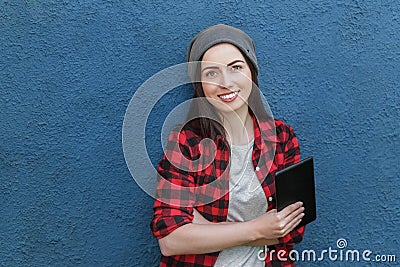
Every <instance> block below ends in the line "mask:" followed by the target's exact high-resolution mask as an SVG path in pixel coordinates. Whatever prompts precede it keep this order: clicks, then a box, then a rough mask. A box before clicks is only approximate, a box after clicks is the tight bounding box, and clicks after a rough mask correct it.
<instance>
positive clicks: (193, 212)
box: [151, 24, 304, 267]
mask: <svg viewBox="0 0 400 267" xmlns="http://www.w3.org/2000/svg"><path fill="white" fill-rule="evenodd" d="M187 58H188V62H190V63H191V62H197V63H195V66H197V67H196V68H194V69H193V68H191V67H190V66H189V68H188V70H189V75H190V76H191V79H192V81H193V86H194V96H193V99H194V100H198V101H193V102H192V104H191V106H190V110H189V113H188V116H187V123H185V124H184V125H182V126H180V127H177V128H176V129H175V130H173V131H172V133H171V135H170V137H169V140H168V144H167V146H166V148H167V149H166V151H165V155H164V157H163V158H162V160H161V161H160V163H159V165H158V168H157V171H158V174H159V184H158V187H157V197H156V200H155V203H154V216H153V220H152V224H151V227H152V231H153V234H154V236H155V237H156V238H157V239H158V242H159V245H160V249H161V252H162V254H163V256H162V259H161V263H160V266H251V267H255V266H256V267H257V266H260V267H261V266H294V263H293V262H292V261H290V260H289V259H287V260H285V261H280V260H279V259H278V258H277V256H276V255H277V254H276V253H275V254H274V253H271V254H270V253H269V252H268V251H269V250H270V251H272V250H273V251H283V252H285V253H289V252H290V250H292V248H293V245H294V244H295V243H297V242H300V241H301V240H302V237H303V234H304V227H297V225H298V224H299V222H300V221H301V218H302V217H303V216H304V213H303V211H304V208H303V207H302V203H300V202H299V203H295V204H292V205H290V206H288V207H286V208H285V209H283V210H281V211H280V212H277V210H276V206H275V202H274V198H275V180H274V177H275V173H276V171H278V170H281V169H283V168H285V167H288V166H290V165H292V164H294V163H296V162H298V161H299V160H300V149H299V144H298V141H297V138H296V136H295V134H294V132H293V129H292V128H291V127H290V126H288V125H286V124H285V123H284V122H283V121H280V120H274V119H273V118H272V116H270V114H268V112H267V111H266V110H265V108H264V106H263V104H262V101H261V94H260V91H259V89H258V81H257V74H258V64H257V59H256V57H255V47H254V44H253V40H252V39H251V38H250V37H249V36H248V35H247V34H246V33H244V32H243V31H241V30H239V29H237V28H233V27H231V26H227V25H221V24H219V25H215V26H212V27H210V28H207V29H205V30H203V31H202V32H200V33H199V34H198V35H196V37H195V38H194V39H193V40H192V42H191V43H190V45H189V49H188V54H187ZM204 139H210V140H212V142H211V143H204V142H203V140H204ZM167 155H168V156H167ZM204 155H206V156H211V155H212V156H213V157H214V158H213V161H212V163H211V164H203V163H204V162H203V161H201V160H200V161H198V159H201V157H202V156H204ZM187 159H189V160H190V161H192V162H193V164H189V165H190V166H189V169H187V168H182V166H181V165H182V162H183V161H185V160H187ZM186 167H187V166H186ZM296 227H297V228H296ZM260 246H261V247H262V253H264V254H265V257H264V258H261V259H260V257H258V256H259V254H260V253H259V252H260ZM280 253H282V252H280ZM286 255H288V254H286Z"/></svg>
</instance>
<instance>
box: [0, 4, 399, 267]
mask: <svg viewBox="0 0 400 267" xmlns="http://www.w3.org/2000/svg"><path fill="white" fill-rule="evenodd" d="M335 2H336V1H328V0H326V1H324V0H312V1H278V0H273V1H268V3H258V4H249V3H242V2H238V1H227V0H225V1H218V3H205V2H204V3H198V2H192V3H188V4H178V3H174V2H172V1H168V2H165V1H157V2H153V1H82V2H81V1H55V0H46V1H44V0H41V1H1V3H0V10H1V11H0V44H1V47H0V86H1V87H0V90H1V94H0V107H1V113H0V140H1V143H0V196H1V197H0V218H1V223H0V265H1V266H76V265H82V266H146V267H147V266H156V265H157V261H158V257H159V252H158V247H157V244H156V242H155V240H154V239H153V237H152V236H151V233H150V231H149V221H150V218H151V213H152V210H151V206H152V199H151V198H150V197H149V196H147V195H146V194H145V193H144V192H142V191H141V189H140V188H139V187H138V186H137V184H136V183H135V182H134V180H133V179H132V178H131V176H130V173H129V171H128V169H127V167H126V165H125V162H124V157H123V153H122V146H121V128H122V121H123V117H124V112H125V109H126V107H127V105H128V103H129V100H130V98H131V97H132V95H133V93H134V92H135V90H136V88H138V87H139V86H140V84H142V83H143V82H144V81H145V80H146V79H147V78H149V77H150V76H151V75H153V74H154V73H155V72H157V71H159V70H162V69H163V68H165V67H168V66H170V65H173V64H177V63H181V62H183V61H184V56H185V51H186V46H187V44H188V42H189V41H190V39H191V38H192V37H193V35H194V34H195V33H196V32H198V31H199V30H201V29H203V28H205V27H207V26H209V25H212V24H215V23H221V22H222V23H227V24H231V25H233V26H237V27H240V28H242V29H243V30H245V31H247V32H248V33H249V34H250V35H251V36H252V37H253V38H254V40H255V43H256V46H257V54H258V58H259V63H260V69H261V73H260V88H261V89H262V91H263V92H264V93H265V94H266V96H267V98H268V100H269V103H270V105H271V107H272V110H273V112H274V114H275V117H278V118H282V119H284V120H285V121H286V122H287V123H289V124H290V125H292V126H293V127H294V128H295V130H296V132H297V134H298V136H299V140H300V142H301V146H302V152H303V157H304V156H308V155H314V157H315V159H316V166H317V167H316V179H317V191H318V192H317V193H318V194H317V201H318V208H319V210H318V216H319V217H318V220H317V221H316V222H314V223H313V224H312V225H310V226H309V227H308V231H307V233H306V236H305V240H304V242H303V243H302V244H301V245H300V246H299V248H302V249H306V248H307V249H315V250H322V249H327V248H328V247H329V246H331V247H333V248H335V246H336V240H337V239H338V238H346V239H347V241H348V244H349V248H354V249H362V250H363V249H370V250H372V251H373V252H374V253H381V254H385V253H386V254H397V257H398V258H400V251H399V247H400V244H399V238H400V219H399V218H400V209H399V207H400V197H399V193H398V190H399V186H400V174H399V165H400V162H399V157H398V154H399V153H398V150H399V115H400V114H399V113H400V112H399V86H400V76H399V73H400V47H399V43H400V21H399V20H400V18H399V14H400V2H398V1H385V0H383V1H375V0H364V1H359V0H344V1H338V2H336V3H335ZM191 94H192V92H189V91H187V92H184V93H183V94H175V95H176V96H177V97H178V98H180V99H182V100H183V99H187V98H189V97H190V96H191ZM169 97H170V100H172V99H173V98H175V96H173V94H172V95H170V96H169ZM167 101H168V99H167ZM160 108H161V110H160V113H163V112H166V111H167V107H165V106H160ZM163 109H164V110H163ZM159 126H160V121H158V120H156V117H154V119H152V120H150V122H149V125H148V127H150V128H154V130H155V131H157V129H158V128H159ZM150 144H151V145H150V147H149V148H150V153H151V156H152V157H153V158H158V157H159V155H160V147H161V145H160V144H159V143H157V142H153V143H151V142H150ZM326 264H327V265H335V266H348V265H347V264H345V263H343V262H336V263H334V262H327V263H326ZM317 265H318V264H314V265H313V264H312V263H307V264H305V265H304V266H317ZM353 265H354V266H366V265H367V264H360V263H359V264H357V263H356V264H353ZM353 265H352V266H353ZM371 265H373V264H371ZM388 265H390V264H388ZM299 266H303V265H302V264H299ZM379 266H385V264H379ZM392 266H394V265H392Z"/></svg>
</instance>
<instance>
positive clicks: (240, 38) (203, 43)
mask: <svg viewBox="0 0 400 267" xmlns="http://www.w3.org/2000/svg"><path fill="white" fill-rule="evenodd" d="M220 43H230V44H232V45H234V46H236V47H237V48H238V49H239V50H240V51H241V52H242V53H243V55H244V56H246V57H247V59H249V60H250V62H251V64H252V65H253V67H254V69H255V70H256V73H258V64H257V58H256V51H255V47H254V42H253V40H252V39H251V38H250V36H248V35H247V34H246V33H245V32H244V31H242V30H239V29H237V28H234V27H232V26H228V25H225V24H218V25H214V26H211V27H209V28H207V29H204V30H202V31H201V32H200V33H198V34H197V35H196V36H195V37H194V38H193V40H192V41H191V42H190V44H189V47H188V51H187V56H186V60H187V62H192V61H199V60H200V59H201V57H202V56H203V54H204V53H205V52H206V51H207V50H208V49H209V48H210V47H212V46H214V45H217V44H220ZM188 71H189V76H190V77H191V79H192V80H194V79H195V78H194V77H195V73H196V69H195V68H194V67H193V65H191V64H189V67H188Z"/></svg>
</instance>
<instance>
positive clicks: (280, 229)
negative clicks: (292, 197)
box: [250, 202, 304, 239]
mask: <svg viewBox="0 0 400 267" xmlns="http://www.w3.org/2000/svg"><path fill="white" fill-rule="evenodd" d="M303 211H304V207H303V203H301V202H296V203H294V204H291V205H289V206H287V207H286V208H284V209H283V210H281V211H279V212H278V211H277V210H276V209H273V210H270V211H268V212H267V213H265V214H263V215H261V216H259V217H257V218H256V219H254V220H252V221H250V222H251V223H252V224H253V225H252V227H254V230H255V231H256V233H257V235H259V239H262V238H264V239H277V238H281V237H283V236H285V235H287V234H288V233H290V232H291V231H292V230H294V228H295V227H296V226H297V225H298V224H299V223H300V222H301V219H302V218H303V216H304V213H303Z"/></svg>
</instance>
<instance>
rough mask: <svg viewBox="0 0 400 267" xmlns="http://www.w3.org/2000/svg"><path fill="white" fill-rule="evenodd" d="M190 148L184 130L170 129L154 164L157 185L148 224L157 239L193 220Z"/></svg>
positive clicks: (192, 176)
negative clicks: (165, 142)
mask: <svg viewBox="0 0 400 267" xmlns="http://www.w3.org/2000/svg"><path fill="white" fill-rule="evenodd" d="M190 150H191V149H190V146H189V144H188V141H187V138H186V136H185V133H184V132H178V131H175V130H174V131H172V132H171V134H170V136H169V138H168V144H167V146H166V149H165V154H164V156H163V158H162V160H161V161H160V163H159V164H158V167H157V172H158V186H157V189H156V199H155V201H154V206H153V211H154V213H153V218H152V221H151V224H150V225H151V230H152V233H153V235H154V236H155V237H156V238H157V239H160V238H163V237H165V236H167V235H168V234H170V233H171V232H173V231H174V230H175V229H177V228H178V227H180V226H182V225H185V224H187V223H191V222H192V221H193V203H194V201H195V194H194V185H195V181H194V175H193V173H191V172H190V171H189V170H188V168H189V167H190V166H188V162H189V164H190V161H191V155H190Z"/></svg>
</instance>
